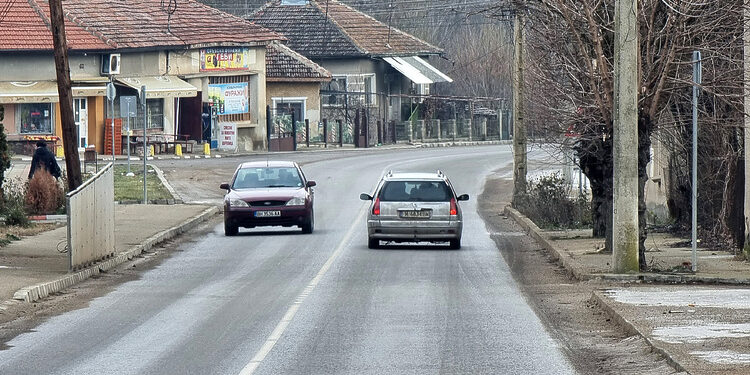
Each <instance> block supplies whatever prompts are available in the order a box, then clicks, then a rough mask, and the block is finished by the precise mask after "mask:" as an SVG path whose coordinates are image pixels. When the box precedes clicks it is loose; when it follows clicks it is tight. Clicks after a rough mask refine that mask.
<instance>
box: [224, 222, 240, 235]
mask: <svg viewBox="0 0 750 375" xmlns="http://www.w3.org/2000/svg"><path fill="white" fill-rule="evenodd" d="M238 232H239V228H238V227H237V226H236V225H233V224H232V223H229V222H227V221H224V235H225V236H236V235H237V233H238Z"/></svg>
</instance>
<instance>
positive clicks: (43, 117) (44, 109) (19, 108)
mask: <svg viewBox="0 0 750 375" xmlns="http://www.w3.org/2000/svg"><path fill="white" fill-rule="evenodd" d="M16 124H18V130H19V133H21V134H52V104H50V103H29V104H16Z"/></svg>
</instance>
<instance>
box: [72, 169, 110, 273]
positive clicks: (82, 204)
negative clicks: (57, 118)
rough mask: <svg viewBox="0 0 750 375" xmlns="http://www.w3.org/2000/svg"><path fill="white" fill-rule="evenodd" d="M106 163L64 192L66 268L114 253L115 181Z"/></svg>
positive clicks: (97, 259) (87, 263) (79, 266)
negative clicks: (66, 203)
mask: <svg viewBox="0 0 750 375" xmlns="http://www.w3.org/2000/svg"><path fill="white" fill-rule="evenodd" d="M114 178H115V177H114V168H113V164H112V163H109V164H107V166H106V167H104V168H103V169H102V170H100V171H99V172H98V173H97V174H95V175H94V177H92V178H90V179H89V180H87V181H86V182H84V183H83V184H82V185H81V186H80V187H78V189H76V190H74V191H71V192H70V193H68V195H67V199H68V256H69V268H70V270H75V269H78V268H82V267H85V266H87V265H89V264H92V263H94V262H96V261H99V260H101V259H105V258H107V257H110V256H112V255H114V253H115V180H114Z"/></svg>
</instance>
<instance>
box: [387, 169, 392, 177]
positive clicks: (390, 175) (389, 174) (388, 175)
mask: <svg viewBox="0 0 750 375" xmlns="http://www.w3.org/2000/svg"><path fill="white" fill-rule="evenodd" d="M385 176H386V177H393V170H390V169H389V170H388V172H386V174H385Z"/></svg>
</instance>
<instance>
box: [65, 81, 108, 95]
mask: <svg viewBox="0 0 750 375" xmlns="http://www.w3.org/2000/svg"><path fill="white" fill-rule="evenodd" d="M70 89H71V91H72V92H73V97H74V98H76V97H80V96H107V86H106V85H96V84H81V85H77V84H76V82H73V87H71V88H70Z"/></svg>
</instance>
